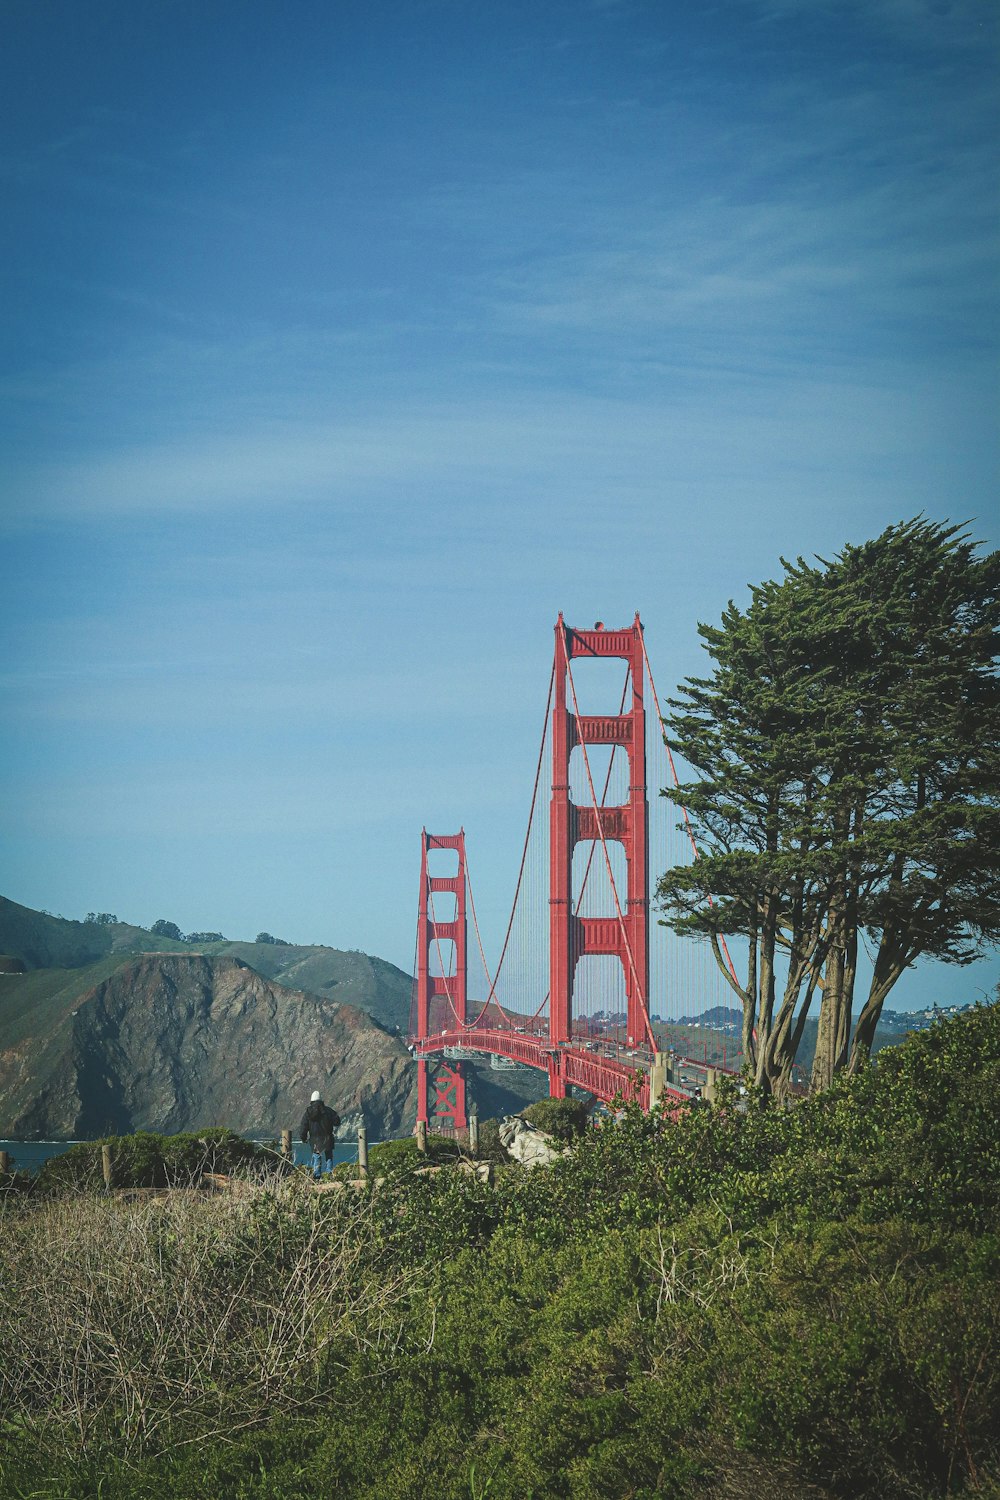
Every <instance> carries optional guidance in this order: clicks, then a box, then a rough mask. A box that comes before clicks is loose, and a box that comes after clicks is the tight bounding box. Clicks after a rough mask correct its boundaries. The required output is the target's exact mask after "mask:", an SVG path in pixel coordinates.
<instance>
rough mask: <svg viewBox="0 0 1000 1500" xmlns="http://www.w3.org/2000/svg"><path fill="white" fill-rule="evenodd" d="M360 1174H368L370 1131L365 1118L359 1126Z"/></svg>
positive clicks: (365, 1175) (360, 1175) (364, 1175)
mask: <svg viewBox="0 0 1000 1500" xmlns="http://www.w3.org/2000/svg"><path fill="white" fill-rule="evenodd" d="M358 1176H359V1177H367V1176H368V1131H367V1128H366V1126H365V1122H364V1120H362V1121H361V1124H360V1125H359V1126H358Z"/></svg>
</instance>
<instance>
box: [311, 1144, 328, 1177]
mask: <svg viewBox="0 0 1000 1500" xmlns="http://www.w3.org/2000/svg"><path fill="white" fill-rule="evenodd" d="M309 1165H310V1167H311V1168H312V1174H313V1176H314V1177H319V1176H320V1174H321V1173H322V1172H323V1171H324V1170H327V1171H330V1172H332V1171H333V1157H332V1156H327V1155H326V1153H325V1152H323V1151H317V1150H316V1149H315V1147H314V1148H313V1152H312V1156H311V1157H310V1158H309Z"/></svg>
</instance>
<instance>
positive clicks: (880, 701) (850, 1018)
mask: <svg viewBox="0 0 1000 1500" xmlns="http://www.w3.org/2000/svg"><path fill="white" fill-rule="evenodd" d="M781 563H782V568H783V576H782V577H781V578H779V579H778V580H775V581H769V582H766V583H763V584H759V585H756V586H753V587H752V588H751V599H750V604H749V606H748V607H747V608H746V609H743V610H741V609H739V608H737V606H736V605H735V604H734V603H733V602H730V604H729V606H728V608H727V609H726V611H725V613H724V614H723V617H722V621H721V624H720V625H718V626H710V625H699V627H698V629H699V633H700V635H701V637H702V639H703V642H704V645H705V649H706V650H707V652H708V654H709V656H710V657H711V658H712V661H713V663H714V670H713V672H712V675H711V676H709V677H704V678H688V679H687V680H686V682H685V683H684V684H683V685H682V687H681V689H680V696H679V697H678V698H676V699H673V700H671V705H670V706H671V708H672V709H673V710H674V712H673V714H672V715H671V716H670V718H669V719H668V720H667V721H666V727H667V731H668V734H669V738H670V741H671V744H672V745H673V746H674V747H675V748H676V749H678V750H679V751H680V753H681V755H682V756H683V757H684V759H685V760H686V761H687V762H688V764H689V765H690V766H692V767H694V769H695V770H696V771H697V772H698V773H699V779H698V780H695V781H691V782H688V783H686V784H683V785H681V786H679V787H676V788H671V789H668V790H666V791H665V793H664V795H665V796H667V797H668V798H670V799H671V800H672V801H673V802H675V803H676V804H677V805H678V806H683V807H685V808H686V809H687V813H688V816H689V818H690V821H691V827H692V831H693V834H694V837H695V839H696V842H697V844H698V846H699V850H700V857H699V858H698V859H697V861H696V862H695V863H694V865H692V866H678V867H674V868H672V869H669V870H667V871H666V872H665V874H664V875H663V877H662V878H661V880H660V882H659V887H658V896H659V901H660V906H661V909H662V911H663V913H664V919H665V921H666V922H667V923H668V925H670V926H671V927H672V928H674V930H676V931H677V932H680V933H696V934H701V935H706V934H707V935H708V937H709V939H710V941H711V943H712V945H713V949H714V952H715V955H716V959H717V961H718V963H719V965H720V967H721V968H722V970H723V973H724V974H725V975H726V978H727V980H728V981H729V983H730V985H731V986H732V988H733V989H734V991H735V992H736V993H737V995H738V996H739V998H740V1000H741V1003H742V1006H743V1016H744V1022H743V1042H744V1053H745V1055H746V1057H747V1058H748V1060H749V1062H750V1064H751V1066H752V1068H753V1071H754V1075H755V1077H756V1080H757V1082H758V1083H759V1084H760V1085H761V1087H762V1088H764V1089H765V1091H775V1090H776V1091H779V1092H781V1091H783V1090H784V1089H786V1088H787V1086H788V1083H789V1079H790V1075H791V1067H792V1063H793V1062H794V1058H795V1053H796V1050H797V1047H798V1043H799V1041H800V1039H801V1035H802V1031H803V1028H804V1025H805V1021H806V1018H807V1016H808V1014H809V1011H810V1008H811V1007H812V1005H813V1004H814V1003H815V1001H816V999H817V997H819V1001H820V1006H819V1039H818V1043H817V1049H816V1055H815V1060H814V1069H813V1082H814V1084H816V1085H825V1084H828V1083H829V1081H830V1079H831V1078H832V1076H833V1074H834V1073H835V1072H836V1071H837V1070H838V1069H839V1068H841V1067H844V1066H848V1067H850V1068H851V1069H852V1070H854V1069H857V1067H858V1066H859V1065H860V1064H861V1063H862V1061H863V1060H864V1059H865V1058H866V1057H867V1055H868V1051H869V1048H870V1046H871V1042H872V1039H873V1037H874V1033H875V1026H876V1024H877V1022H878V1018H879V1015H880V1013H881V1009H882V1006H883V1004H884V1002H885V999H886V996H887V995H888V994H889V992H890V990H891V989H892V987H893V985H894V984H895V983H896V982H897V980H898V979H899V977H900V975H901V974H902V973H903V972H904V971H905V970H906V968H907V967H908V966H909V965H910V964H912V963H913V962H914V960H915V959H916V958H918V957H919V956H920V955H922V954H927V955H932V956H935V957H937V958H942V959H945V960H948V961H950V962H953V963H959V964H963V963H968V962H970V961H971V960H972V959H973V958H975V957H976V956H977V955H978V954H979V953H980V952H981V949H982V945H983V944H984V943H988V942H994V941H996V939H997V937H998V935H1000V690H998V682H997V675H996V657H997V653H998V639H1000V553H996V552H994V553H990V554H987V555H982V554H981V553H980V552H979V550H978V549H977V544H976V543H974V542H973V541H971V540H970V539H969V536H968V534H967V532H966V531H965V530H964V529H963V528H962V527H959V526H953V525H944V524H937V523H933V522H929V521H927V520H925V519H923V518H920V517H918V518H916V519H914V520H911V521H906V522H903V523H900V524H898V525H894V526H890V527H889V528H888V529H887V530H886V531H885V532H883V533H882V535H881V536H879V537H877V538H875V539H874V540H872V541H868V542H865V543H863V544H861V545H860V546H847V547H845V548H844V550H843V551H842V552H841V553H839V554H838V555H837V556H836V557H835V558H834V559H833V560H832V561H829V562H828V561H826V560H824V559H822V558H817V559H816V560H815V561H814V562H812V563H807V562H806V561H805V560H804V559H802V558H801V557H800V558H798V559H797V560H796V561H795V562H786V561H785V560H784V559H782V560H781ZM736 934H738V935H740V936H741V937H743V938H745V939H746V942H747V952H748V960H747V965H746V972H745V974H744V975H742V976H740V975H739V974H738V973H737V972H736V970H735V968H734V967H733V966H732V965H731V964H730V963H729V961H728V954H727V952H726V951H725V950H724V942H723V940H724V938H725V936H726V935H736ZM862 941H863V942H865V943H866V944H867V945H868V946H869V951H870V955H871V958H872V964H873V972H872V977H871V981H870V983H869V986H868V990H867V994H866V995H865V996H864V998H863V1001H862V1004H861V1007H860V1011H859V1013H858V1015H857V1019H856V1022H855V1021H854V999H855V985H856V980H857V971H858V954H859V943H860V942H862ZM852 1025H853V1033H852Z"/></svg>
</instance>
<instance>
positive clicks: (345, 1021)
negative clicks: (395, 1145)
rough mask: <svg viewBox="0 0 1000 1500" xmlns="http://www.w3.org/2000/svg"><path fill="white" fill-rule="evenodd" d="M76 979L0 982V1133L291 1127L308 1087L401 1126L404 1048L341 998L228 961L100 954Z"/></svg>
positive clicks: (405, 1112)
mask: <svg viewBox="0 0 1000 1500" xmlns="http://www.w3.org/2000/svg"><path fill="white" fill-rule="evenodd" d="M103 970H108V971H109V972H102V971H103ZM86 976H87V977H89V978H91V979H92V980H94V981H96V982H94V983H92V985H91V987H90V988H89V989H87V990H86V991H85V993H83V994H82V995H81V994H80V993H79V984H80V980H81V979H82V978H84V971H76V974H75V975H74V974H72V973H70V972H66V973H65V981H66V982H65V984H64V985H63V987H62V988H61V989H56V990H55V991H53V987H52V984H51V982H49V983H48V984H47V985H46V984H44V983H43V980H44V979H45V978H46V976H43V975H32V974H27V975H23V976H17V975H10V976H4V978H3V979H2V981H0V984H2V986H3V988H2V989H0V1136H7V1137H11V1138H16V1137H19V1136H23V1135H35V1136H39V1135H40V1136H48V1137H77V1138H79V1137H86V1136H95V1135H101V1134H105V1133H111V1132H116V1133H122V1132H126V1131H131V1130H136V1129H148V1130H157V1131H165V1132H174V1131H180V1130H192V1129H198V1128H202V1127H205V1126H208V1125H227V1126H230V1127H231V1128H232V1129H234V1130H240V1131H246V1132H261V1133H264V1134H274V1133H276V1132H277V1131H279V1130H280V1129H281V1128H282V1127H283V1126H292V1127H293V1128H295V1127H296V1126H297V1125H298V1121H299V1119H300V1117H301V1114H302V1111H303V1108H304V1106H305V1104H306V1102H307V1101H308V1098H309V1095H310V1093H311V1091H312V1090H313V1089H314V1088H318V1089H320V1090H321V1091H322V1093H323V1095H324V1097H325V1098H326V1100H327V1101H328V1103H331V1104H333V1105H334V1106H335V1108H336V1109H337V1110H339V1112H340V1113H341V1115H342V1116H344V1117H345V1118H346V1117H348V1116H358V1115H360V1114H363V1115H364V1117H365V1119H366V1122H367V1124H368V1127H369V1131H370V1133H372V1134H374V1135H379V1136H388V1135H392V1134H399V1133H403V1132H405V1131H406V1130H407V1129H408V1128H410V1127H411V1126H412V1122H413V1118H414V1113H415V1102H414V1091H415V1071H416V1070H415V1069H414V1068H413V1066H412V1063H411V1059H410V1056H409V1053H408V1052H407V1050H406V1048H405V1046H404V1045H403V1043H402V1042H401V1041H400V1040H399V1039H398V1038H397V1037H393V1036H390V1035H389V1034H387V1032H385V1031H384V1030H383V1029H382V1028H381V1027H380V1026H379V1025H377V1024H376V1023H375V1022H374V1021H373V1020H372V1018H371V1017H370V1016H368V1015H367V1014H365V1013H364V1012H363V1011H360V1010H358V1009H356V1008H354V1007H353V1006H349V1005H341V1004H338V1003H337V1002H336V1001H334V1000H330V999H326V998H323V997H320V996H316V995H312V994H307V993H306V992H304V991H302V990H292V989H288V988H285V987H284V986H282V985H280V984H276V983H274V982H273V981H272V980H269V979H267V978H265V977H264V976H263V975H261V974H259V973H257V972H256V971H255V970H254V969H252V968H250V967H249V966H248V965H247V964H246V963H244V962H243V961H242V960H240V959H238V958H234V957H217V956H205V955H202V954H181V953H173V954H161V953H156V954H145V955H140V956H136V957H133V958H131V959H129V958H125V959H124V960H122V959H120V958H119V959H115V958H114V957H113V956H111V957H105V958H104V959H103V960H102V961H101V962H100V963H98V964H96V965H93V966H91V968H90V969H89V970H88V971H86ZM74 980H75V982H74ZM32 986H34V988H32ZM11 987H13V988H11ZM5 996H6V1002H4V997H5Z"/></svg>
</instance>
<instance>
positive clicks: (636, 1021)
mask: <svg viewBox="0 0 1000 1500" xmlns="http://www.w3.org/2000/svg"><path fill="white" fill-rule="evenodd" d="M578 657H591V658H594V657H599V658H608V657H611V658H614V657H618V658H621V659H622V660H624V661H626V662H628V664H629V668H630V671H631V679H632V707H631V710H630V711H629V712H628V713H622V714H601V715H582V714H580V713H579V712H577V711H576V709H577V704H576V691H575V687H574V684H573V674H572V669H571V666H570V663H571V662H572V661H573V660H575V659H576V658H578ZM643 675H644V655H643V645H642V625H641V623H640V621H639V616H638V614H637V615H636V617H635V621H634V623H633V624H632V625H631V626H629V627H628V628H627V629H625V630H605V629H604V626H603V625H596V626H595V627H594V629H593V630H571V629H570V628H569V627H568V626H567V625H566V624H565V623H564V622H563V617H562V615H561V614H560V616H559V619H558V622H557V624H556V657H555V706H554V708H553V711H552V802H551V805H550V823H549V829H550V855H551V859H550V877H549V878H550V881H551V892H550V902H549V911H550V918H549V983H550V991H549V1036H550V1039H551V1041H552V1043H553V1044H554V1046H555V1047H558V1046H559V1044H560V1043H562V1044H565V1043H568V1042H569V1041H570V1040H571V1037H572V1030H573V976H574V973H575V971H576V965H577V962H578V961H579V959H581V958H583V957H584V956H585V955H587V954H592V953H602V954H613V955H615V956H616V957H617V958H618V959H620V961H621V965H622V968H623V970H624V972H625V994H626V997H627V1007H628V1009H627V1035H628V1041H629V1045H630V1046H635V1045H638V1044H639V1043H641V1042H642V1041H644V1040H645V1038H646V1035H647V1032H648V1022H647V1019H646V1006H647V1003H648V998H649V886H648V881H649V876H648V860H647V846H648V842H649V811H648V806H647V802H646V714H645V708H644V706H643ZM567 684H568V685H569V689H570V695H571V697H570V703H569V704H568V703H567V697H566V689H567ZM576 745H615V746H617V745H621V746H622V748H623V749H624V750H625V753H626V754H627V756H628V761H629V793H628V801H627V802H625V803H623V804H621V805H620V806H617V807H598V806H596V805H595V806H591V807H586V806H579V805H577V804H576V803H574V802H571V801H570V795H569V763H570V755H571V753H572V751H573V748H574V746H576ZM595 803H596V797H595ZM583 840H595V841H597V842H599V843H602V844H603V843H607V842H610V841H612V840H616V841H617V842H618V843H620V844H621V845H622V846H623V847H624V850H625V863H626V870H627V878H628V897H627V901H626V902H625V904H624V908H623V907H622V906H621V904H620V903H619V899H618V896H617V894H616V896H615V906H616V910H615V911H614V912H612V913H610V914H609V915H607V916H601V917H578V916H576V915H574V913H573V883H572V882H573V848H574V846H575V845H576V844H578V843H580V842H581V841H583ZM598 857H599V858H600V857H602V856H601V854H600V852H598ZM554 1072H555V1070H554V1069H552V1068H550V1089H551V1091H552V1092H556V1089H557V1088H559V1084H558V1083H557V1081H556V1079H555V1077H554V1076H553V1074H554ZM559 1082H560V1083H561V1080H560V1081H559ZM559 1092H561V1093H564V1092H565V1088H564V1087H562V1088H559Z"/></svg>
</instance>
